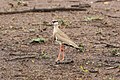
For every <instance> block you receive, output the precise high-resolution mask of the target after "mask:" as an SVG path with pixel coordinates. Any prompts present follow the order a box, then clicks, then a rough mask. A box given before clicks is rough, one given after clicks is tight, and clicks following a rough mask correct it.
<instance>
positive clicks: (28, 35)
mask: <svg viewBox="0 0 120 80" xmlns="http://www.w3.org/2000/svg"><path fill="white" fill-rule="evenodd" d="M23 1H24V2H26V4H25V5H24V3H21V4H19V5H18V4H17V3H18V2H17V0H1V1H0V12H7V11H17V10H27V9H32V8H34V6H35V8H54V7H70V5H71V4H78V3H81V4H86V3H87V4H90V5H91V7H90V8H87V11H56V12H28V13H19V14H2V15H0V80H120V1H119V0H112V1H110V0H108V2H96V3H94V2H95V1H96V0H36V1H35V0H23ZM95 16H97V18H96V17H95ZM88 17H94V18H90V19H88ZM85 18H87V20H85ZM53 19H61V20H64V21H66V22H65V23H66V24H67V25H68V26H66V27H64V28H63V29H62V31H64V32H65V33H66V34H67V35H68V36H69V37H70V38H71V39H72V40H73V41H74V42H75V43H76V44H78V45H79V44H80V43H82V45H84V48H85V51H84V52H78V51H77V50H75V49H73V48H70V47H66V51H65V54H66V55H65V56H66V58H69V59H72V60H74V63H70V64H55V59H56V57H57V54H58V51H59V50H58V48H59V45H57V44H55V43H54V42H53V41H46V42H45V43H41V44H39V43H36V44H30V41H31V39H34V38H38V37H43V38H45V39H48V38H49V37H50V36H52V30H53V27H52V26H47V25H46V24H45V25H43V22H51V21H52V20H53ZM83 68H84V69H83Z"/></svg>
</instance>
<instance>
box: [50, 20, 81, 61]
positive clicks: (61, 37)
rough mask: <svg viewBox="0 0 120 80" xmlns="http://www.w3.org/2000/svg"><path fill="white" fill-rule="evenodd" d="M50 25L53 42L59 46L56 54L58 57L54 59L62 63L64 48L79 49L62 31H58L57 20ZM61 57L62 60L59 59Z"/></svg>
mask: <svg viewBox="0 0 120 80" xmlns="http://www.w3.org/2000/svg"><path fill="white" fill-rule="evenodd" d="M52 24H53V27H54V29H53V35H52V36H53V38H54V40H55V41H56V42H57V43H59V45H60V51H59V54H58V57H57V59H56V62H57V61H60V62H63V61H64V59H65V58H64V57H65V55H64V46H65V45H67V46H71V47H74V48H76V49H80V47H79V46H78V45H77V44H75V43H74V42H73V41H72V40H71V39H70V38H69V37H68V36H67V35H66V34H65V33H64V32H63V31H62V30H60V28H59V26H60V25H59V21H58V20H52ZM61 55H62V58H61Z"/></svg>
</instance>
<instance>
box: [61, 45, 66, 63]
mask: <svg viewBox="0 0 120 80" xmlns="http://www.w3.org/2000/svg"><path fill="white" fill-rule="evenodd" d="M61 53H62V59H61V61H63V60H64V56H65V55H64V45H61Z"/></svg>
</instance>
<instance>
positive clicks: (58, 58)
mask: <svg viewBox="0 0 120 80" xmlns="http://www.w3.org/2000/svg"><path fill="white" fill-rule="evenodd" d="M61 53H62V45H60V51H59V54H58V57H57V59H56V61H59V60H60V54H61Z"/></svg>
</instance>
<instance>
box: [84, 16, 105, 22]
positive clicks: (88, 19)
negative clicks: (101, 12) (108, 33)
mask: <svg viewBox="0 0 120 80" xmlns="http://www.w3.org/2000/svg"><path fill="white" fill-rule="evenodd" d="M102 19H103V17H100V16H91V17H85V21H94V20H102Z"/></svg>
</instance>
